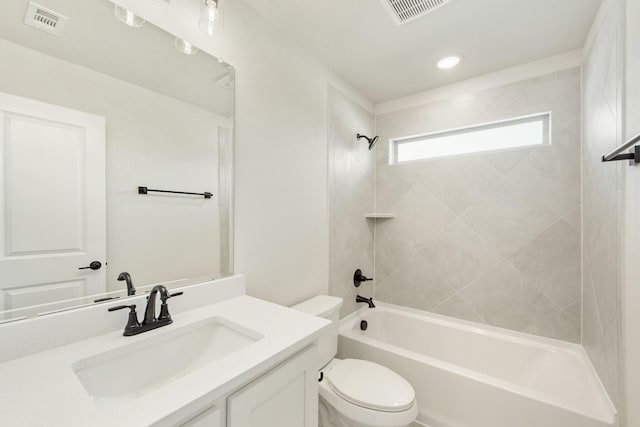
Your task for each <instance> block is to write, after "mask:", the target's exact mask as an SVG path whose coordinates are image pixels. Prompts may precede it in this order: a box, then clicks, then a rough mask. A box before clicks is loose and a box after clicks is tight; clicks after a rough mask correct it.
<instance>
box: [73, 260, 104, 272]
mask: <svg viewBox="0 0 640 427" xmlns="http://www.w3.org/2000/svg"><path fill="white" fill-rule="evenodd" d="M101 268H102V263H101V262H100V261H92V262H91V264H89V266H88V267H80V268H79V269H78V270H100V269H101Z"/></svg>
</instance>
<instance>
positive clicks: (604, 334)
mask: <svg viewBox="0 0 640 427" xmlns="http://www.w3.org/2000/svg"><path fill="white" fill-rule="evenodd" d="M622 7H623V6H622V1H621V0H605V1H604V2H603V4H602V6H601V10H600V13H599V19H596V22H595V24H594V25H595V27H594V30H595V32H594V34H595V37H594V39H593V42H592V44H591V47H590V49H589V50H588V52H587V57H586V59H585V62H584V66H583V77H582V85H583V104H584V106H583V117H584V118H583V123H584V124H583V132H584V139H583V148H582V171H583V172H582V176H583V178H582V179H583V184H582V197H583V200H584V212H583V218H584V225H583V241H584V242H583V269H584V270H583V278H584V279H583V281H584V289H583V293H584V308H583V339H582V341H583V345H584V347H585V349H586V350H587V353H588V354H589V357H590V358H591V361H592V363H593V366H594V367H595V368H596V370H597V371H598V375H599V376H600V379H601V380H602V382H603V384H604V386H605V387H606V389H607V392H608V393H609V396H611V398H612V399H613V400H614V402H616V403H617V394H618V385H619V384H618V380H617V378H618V322H619V310H618V288H619V282H620V279H621V278H620V274H619V265H618V259H619V258H620V256H619V248H618V236H619V231H620V230H619V228H618V225H619V224H621V223H622V221H621V220H620V219H619V215H620V213H621V199H622V195H623V179H622V169H621V168H626V167H628V166H627V165H626V164H624V163H623V162H618V163H606V164H604V163H602V162H601V160H600V158H601V156H602V155H603V154H606V153H607V152H609V151H611V150H613V149H615V148H616V147H617V146H618V145H619V144H620V143H621V139H622V135H621V130H622V127H621V123H622V117H621V114H622V113H621V85H622V76H623V74H622V73H623V69H622V59H621V58H622V49H623V45H622V33H621V31H622V27H623V26H622Z"/></svg>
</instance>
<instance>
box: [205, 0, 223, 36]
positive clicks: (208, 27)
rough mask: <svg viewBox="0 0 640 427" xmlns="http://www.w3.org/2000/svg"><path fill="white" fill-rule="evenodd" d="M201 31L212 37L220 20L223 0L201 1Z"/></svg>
mask: <svg viewBox="0 0 640 427" xmlns="http://www.w3.org/2000/svg"><path fill="white" fill-rule="evenodd" d="M201 1H202V3H201V4H202V6H201V8H200V29H201V30H202V31H204V32H205V33H207V34H208V35H210V36H212V35H213V34H214V33H215V30H216V26H217V24H216V22H217V21H219V20H220V9H219V7H220V2H221V0H201Z"/></svg>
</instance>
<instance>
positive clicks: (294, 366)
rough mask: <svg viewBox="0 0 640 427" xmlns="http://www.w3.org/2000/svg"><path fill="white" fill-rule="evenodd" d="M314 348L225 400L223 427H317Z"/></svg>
mask: <svg viewBox="0 0 640 427" xmlns="http://www.w3.org/2000/svg"><path fill="white" fill-rule="evenodd" d="M317 361H318V356H317V353H316V348H315V346H313V347H310V348H309V349H307V350H305V351H303V352H302V353H300V354H298V355H297V356H294V357H293V358H292V359H289V360H288V361H286V362H284V363H283V364H281V365H279V366H277V367H276V368H274V369H273V370H271V371H269V372H268V373H267V374H265V375H263V376H262V377H260V378H258V379H257V380H255V381H254V382H252V383H250V384H249V385H247V386H245V387H244V388H242V389H240V390H239V391H238V392H236V393H234V394H232V395H231V396H229V398H228V399H227V427H317V426H318V371H317Z"/></svg>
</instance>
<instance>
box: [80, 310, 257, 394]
mask: <svg viewBox="0 0 640 427" xmlns="http://www.w3.org/2000/svg"><path fill="white" fill-rule="evenodd" d="M165 328H167V329H169V328H173V330H167V331H166V333H162V334H160V335H158V336H154V337H150V338H148V339H146V340H145V339H141V340H138V341H136V342H133V343H132V344H131V345H125V346H123V347H120V348H117V349H114V350H110V351H107V352H105V353H101V354H98V355H95V356H92V357H88V358H86V359H82V360H79V361H77V362H75V363H74V364H73V365H72V368H73V371H74V373H75V374H76V376H77V377H78V379H79V380H80V382H81V383H82V385H83V386H84V388H85V390H86V391H87V393H89V395H90V396H91V397H93V398H95V399H118V398H131V397H136V396H141V395H144V394H146V393H149V392H152V391H154V390H156V389H158V388H160V387H162V386H164V385H166V384H168V383H170V382H172V381H175V380H176V379H178V378H180V377H183V376H184V375H186V374H188V373H189V372H192V371H194V370H196V369H198V368H201V367H203V366H206V365H208V364H210V363H212V362H214V361H216V360H219V359H221V358H223V357H226V356H229V355H231V354H232V353H235V352H236V351H238V350H241V349H242V348H245V347H246V346H248V345H250V344H252V343H254V342H256V341H258V340H259V339H261V338H263V337H262V336H261V335H260V334H258V333H256V332H254V331H251V330H248V329H246V328H244V327H242V326H240V325H237V324H235V323H232V322H229V321H227V320H226V319H222V318H212V319H207V320H206V321H201V322H197V323H194V324H191V325H188V326H183V327H179V328H176V325H175V324H173V325H172V326H166V327H165ZM163 329H164V328H160V329H157V330H156V331H163ZM139 337H144V334H142V335H139ZM122 339H123V340H127V339H131V338H125V337H123V338H122Z"/></svg>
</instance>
